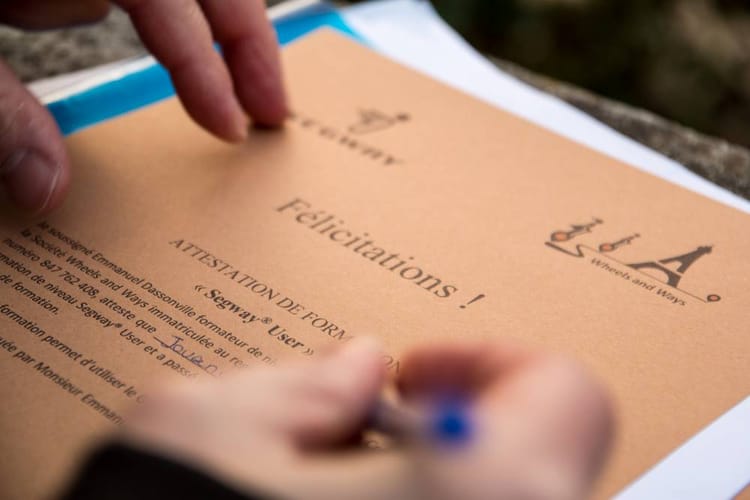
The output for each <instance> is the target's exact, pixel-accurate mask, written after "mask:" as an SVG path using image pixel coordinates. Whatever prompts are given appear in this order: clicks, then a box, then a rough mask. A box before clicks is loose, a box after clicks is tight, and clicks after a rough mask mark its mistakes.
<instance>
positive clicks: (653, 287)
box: [544, 218, 721, 305]
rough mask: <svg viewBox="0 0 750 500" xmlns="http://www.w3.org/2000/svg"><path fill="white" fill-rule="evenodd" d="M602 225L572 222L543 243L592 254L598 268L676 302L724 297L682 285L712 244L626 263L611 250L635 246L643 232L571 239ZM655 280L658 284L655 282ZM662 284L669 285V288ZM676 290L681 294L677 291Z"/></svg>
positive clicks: (576, 254) (573, 252) (568, 252)
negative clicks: (595, 240) (596, 239)
mask: <svg viewBox="0 0 750 500" xmlns="http://www.w3.org/2000/svg"><path fill="white" fill-rule="evenodd" d="M602 224H604V221H603V220H601V219H598V218H594V219H592V220H591V221H589V222H586V223H583V224H571V225H570V229H566V230H558V231H554V232H552V234H550V236H549V241H546V242H545V243H544V244H545V245H547V246H548V247H549V248H552V249H554V250H556V251H558V252H561V253H563V254H565V255H568V256H571V257H576V258H586V257H590V258H591V261H590V262H591V264H593V265H595V266H596V267H598V268H601V269H603V270H605V271H608V272H609V273H611V274H613V275H615V276H618V277H620V278H622V279H624V280H626V281H629V282H631V283H633V284H635V285H637V286H639V287H640V288H643V289H645V290H647V291H652V292H654V293H656V294H657V295H659V296H661V297H664V298H665V299H667V300H670V301H671V302H672V303H674V304H677V305H685V304H686V297H684V296H682V295H683V294H684V295H685V296H688V297H692V298H694V299H697V300H699V301H701V302H705V303H711V302H718V301H720V300H721V296H719V295H717V294H715V293H711V294H708V295H701V294H696V293H692V292H690V291H688V290H686V289H684V288H681V283H682V279H683V278H684V276H685V274H686V273H687V272H688V270H689V269H690V268H691V267H693V266H694V265H695V264H696V262H698V261H699V260H701V258H702V257H703V256H705V255H708V254H710V253H711V251H712V249H713V247H711V246H700V247H698V248H697V249H695V250H691V251H688V252H686V253H682V254H679V255H676V256H671V257H666V258H662V259H654V260H644V261H640V262H635V263H627V262H624V261H620V260H618V259H616V258H615V257H614V256H613V255H612V253H614V252H616V251H617V250H618V249H620V248H622V247H623V246H626V245H632V244H633V243H634V242H635V241H637V240H638V239H639V238H641V235H640V234H638V233H635V234H630V235H626V236H624V237H622V238H619V239H617V240H616V241H604V242H601V243H599V244H594V245H589V244H584V243H573V242H572V240H574V239H576V238H579V237H581V236H583V235H589V234H592V233H593V232H594V231H595V230H596V228H597V227H598V226H601V225H602ZM654 280H655V281H656V282H657V283H654ZM660 285H666V286H667V287H669V288H665V287H663V286H660ZM675 291H676V292H679V293H675Z"/></svg>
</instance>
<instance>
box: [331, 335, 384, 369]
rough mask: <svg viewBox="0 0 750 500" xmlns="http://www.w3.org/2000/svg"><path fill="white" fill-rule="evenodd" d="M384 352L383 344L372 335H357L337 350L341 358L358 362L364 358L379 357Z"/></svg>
mask: <svg viewBox="0 0 750 500" xmlns="http://www.w3.org/2000/svg"><path fill="white" fill-rule="evenodd" d="M382 353H383V346H382V345H381V344H380V342H378V341H377V340H376V339H374V338H372V337H357V338H355V339H352V340H350V341H349V342H347V344H346V345H345V346H344V347H342V348H341V349H340V350H339V351H337V352H336V354H335V356H336V357H337V358H339V359H346V360H347V361H346V362H352V363H358V362H359V361H360V360H362V359H370V358H373V357H378V356H380V355H381V354H382Z"/></svg>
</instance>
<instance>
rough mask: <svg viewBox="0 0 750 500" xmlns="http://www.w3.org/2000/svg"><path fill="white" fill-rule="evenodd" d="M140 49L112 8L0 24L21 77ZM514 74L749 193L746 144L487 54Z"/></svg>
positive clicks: (3, 49) (6, 54) (0, 47)
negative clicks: (69, 25)
mask: <svg viewBox="0 0 750 500" xmlns="http://www.w3.org/2000/svg"><path fill="white" fill-rule="evenodd" d="M143 53H144V49H143V47H142V46H141V44H140V42H139V41H138V37H137V35H136V34H135V32H134V30H133V28H132V26H131V25H130V23H129V21H128V19H127V16H125V15H124V14H123V13H122V12H120V11H117V10H113V12H112V13H111V14H110V15H109V17H108V18H107V19H106V21H105V22H103V23H101V24H98V25H95V26H89V27H82V28H74V29H66V30H59V31H55V32H48V33H23V32H20V31H17V30H13V29H10V28H0V57H3V58H4V59H5V60H6V62H7V63H8V64H9V65H10V66H11V67H12V68H13V69H14V70H15V71H16V73H17V74H18V75H19V77H20V78H21V79H22V80H24V81H31V80H35V79H38V78H43V77H47V76H53V75H56V74H60V73H65V72H69V71H74V70H78V69H83V68H86V67H90V66H94V65H97V64H103V63H106V62H111V61H115V60H119V59H123V58H127V57H133V56H137V55H140V54H143ZM493 62H495V64H497V65H498V66H499V67H500V68H502V69H503V70H505V71H507V72H509V73H511V74H513V75H515V76H516V77H517V78H519V79H521V80H523V81H525V82H527V83H529V84H531V85H533V86H535V87H538V88H540V89H542V90H544V91H545V92H549V93H551V94H553V95H556V96H558V97H560V98H561V99H563V100H565V101H567V102H569V103H570V104H572V105H574V106H576V107H578V108H580V109H581V110H583V111H584V112H586V113H588V114H590V115H592V116H593V117H595V118H596V119H598V120H600V121H602V122H604V123H606V124H608V125H610V126H611V127H613V128H615V129H616V130H619V131H620V132H622V133H623V134H625V135H627V136H629V137H631V138H633V139H635V140H636V141H639V142H641V143H643V144H645V145H647V146H649V147H651V148H653V149H655V150H657V151H659V152H661V153H663V154H665V155H667V156H669V157H671V158H673V159H675V160H677V161H678V162H679V163H681V164H683V165H685V166H686V167H688V168H689V169H691V170H692V171H694V172H696V173H698V174H699V175H702V176H703V177H705V178H707V179H709V180H711V181H712V182H715V183H716V184H718V185H720V186H723V187H725V188H727V189H729V190H731V191H733V192H735V193H737V194H739V195H741V196H744V197H745V198H748V199H750V150H748V149H745V148H742V147H739V146H735V145H732V144H729V143H727V142H726V141H723V140H720V139H716V138H712V137H708V136H705V135H702V134H699V133H697V132H695V131H693V130H690V129H687V128H685V127H682V126H680V125H677V124H675V123H671V122H668V121H666V120H664V119H662V118H660V117H658V116H656V115H654V114H652V113H649V112H646V111H643V110H639V109H635V108H632V107H630V106H626V105H624V104H621V103H618V102H614V101H611V100H609V99H605V98H602V97H599V96H596V95H594V94H592V93H590V92H587V91H585V90H582V89H579V88H576V87H573V86H571V85H568V84H565V83H562V82H559V81H555V80H552V79H549V78H545V77H543V76H540V75H537V74H534V73H532V72H530V71H527V70H525V69H523V68H521V67H518V66H516V65H513V64H511V63H508V62H506V61H500V60H493Z"/></svg>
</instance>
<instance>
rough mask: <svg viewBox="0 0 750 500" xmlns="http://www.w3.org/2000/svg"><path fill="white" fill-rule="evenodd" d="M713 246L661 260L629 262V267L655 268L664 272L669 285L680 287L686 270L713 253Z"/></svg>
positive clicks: (638, 268)
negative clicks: (674, 266) (675, 265)
mask: <svg viewBox="0 0 750 500" xmlns="http://www.w3.org/2000/svg"><path fill="white" fill-rule="evenodd" d="M712 249H713V247H698V248H697V249H696V250H693V251H692V252H689V253H686V254H684V255H678V256H677V257H668V258H666V259H662V260H659V261H648V262H641V263H638V264H628V265H629V267H632V268H633V269H636V270H638V271H641V270H643V269H654V270H657V271H659V272H661V273H663V274H664V277H665V278H666V280H665V281H664V282H665V283H666V284H667V285H669V286H671V287H674V288H678V285H679V284H680V280H681V279H682V277H683V276H684V274H685V272H686V271H687V270H688V269H689V268H690V266H692V265H693V264H695V261H697V260H698V259H700V258H701V257H703V256H704V255H706V254H709V253H711V250H712ZM674 264H679V266H677V267H676V268H670V267H667V266H670V265H672V266H673V265H674Z"/></svg>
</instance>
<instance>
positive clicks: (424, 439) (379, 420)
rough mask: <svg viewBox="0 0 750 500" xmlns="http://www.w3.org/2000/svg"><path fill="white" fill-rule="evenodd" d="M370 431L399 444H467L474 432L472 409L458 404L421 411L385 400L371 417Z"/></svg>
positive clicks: (380, 402)
mask: <svg viewBox="0 0 750 500" xmlns="http://www.w3.org/2000/svg"><path fill="white" fill-rule="evenodd" d="M369 428H371V429H372V430H375V431H378V432H381V433H383V434H386V435H387V436H390V437H392V438H394V439H396V440H398V441H404V442H418V443H429V444H438V445H461V444H465V443H467V442H468V441H470V440H471V438H472V436H473V431H474V426H473V425H472V420H471V418H470V413H469V408H468V406H467V405H466V404H465V403H462V402H457V401H443V402H440V403H438V404H435V405H432V406H431V407H430V408H428V409H427V410H426V411H424V410H421V411H420V410H417V409H414V408H409V407H405V406H402V405H396V404H394V403H390V402H388V401H386V400H383V399H381V400H380V401H378V403H377V404H376V405H375V408H374V410H373V412H372V413H371V415H370V420H369Z"/></svg>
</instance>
